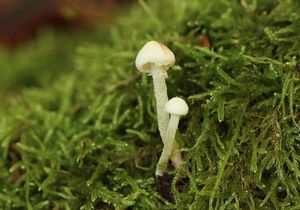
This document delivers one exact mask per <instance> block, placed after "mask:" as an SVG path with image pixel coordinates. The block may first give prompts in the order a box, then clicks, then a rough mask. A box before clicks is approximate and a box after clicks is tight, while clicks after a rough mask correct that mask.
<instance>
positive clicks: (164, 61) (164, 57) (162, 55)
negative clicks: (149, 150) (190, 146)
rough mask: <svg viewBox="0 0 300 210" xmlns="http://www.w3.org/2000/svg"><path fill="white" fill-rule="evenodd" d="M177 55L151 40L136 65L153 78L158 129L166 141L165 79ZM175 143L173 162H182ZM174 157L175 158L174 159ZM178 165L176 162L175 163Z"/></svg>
mask: <svg viewBox="0 0 300 210" xmlns="http://www.w3.org/2000/svg"><path fill="white" fill-rule="evenodd" d="M174 63H175V56H174V54H173V52H172V51H171V50H170V49H169V48H168V47H166V46H165V45H163V44H161V43H159V42H156V41H149V42H147V43H146V44H145V45H144V46H143V48H142V49H141V50H140V52H139V53H138V55H137V57H136V60H135V65H136V67H137V69H138V70H139V71H140V72H144V73H148V74H149V75H151V76H152V78H153V86H154V94H155V99H156V110H157V120H158V130H159V133H160V136H161V138H162V141H163V143H164V142H165V135H166V131H167V127H168V123H169V114H168V113H166V112H165V111H164V107H165V104H166V103H167V102H168V93H167V86H166V82H165V79H166V78H167V77H168V75H167V70H168V69H169V68H170V66H172V65H174ZM178 148H179V147H178V145H177V144H176V143H175V144H174V148H173V155H172V158H171V159H172V162H173V163H174V162H176V163H179V162H182V157H181V153H180V151H179V150H178ZM173 159H174V160H173ZM174 166H175V167H177V165H176V164H174Z"/></svg>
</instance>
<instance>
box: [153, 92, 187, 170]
mask: <svg viewBox="0 0 300 210" xmlns="http://www.w3.org/2000/svg"><path fill="white" fill-rule="evenodd" d="M188 111H189V107H188V105H187V104H186V102H185V101H184V100H183V99H181V98H178V97H174V98H172V99H170V100H169V101H168V102H167V103H166V105H165V112H166V113H169V114H170V115H171V118H170V121H169V124H168V128H167V131H166V138H165V143H164V148H163V151H162V153H161V156H160V158H159V161H158V163H157V168H156V172H155V174H156V176H162V175H163V173H164V171H165V169H166V168H167V164H168V160H169V158H170V155H171V153H172V148H173V145H174V143H175V135H176V131H177V128H178V124H179V119H180V117H181V116H184V115H186V114H187V113H188ZM180 161H181V160H180ZM173 164H174V163H173ZM176 164H177V163H175V165H176ZM180 164H181V163H180Z"/></svg>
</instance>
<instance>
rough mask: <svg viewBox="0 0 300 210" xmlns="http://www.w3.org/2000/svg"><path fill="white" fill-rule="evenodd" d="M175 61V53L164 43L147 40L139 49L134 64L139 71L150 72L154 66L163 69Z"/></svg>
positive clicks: (166, 68)
mask: <svg viewBox="0 0 300 210" xmlns="http://www.w3.org/2000/svg"><path fill="white" fill-rule="evenodd" d="M174 63H175V55H174V54H173V52H172V51H171V50H170V49H169V48H168V47H166V46H165V45H163V44H161V43H159V42H156V41H149V42H147V43H146V44H145V45H144V46H143V48H142V49H141V50H140V51H139V53H138V54H137V56H136V59H135V66H136V68H137V69H138V70H139V71H141V72H147V73H149V72H151V70H152V69H153V68H154V67H159V68H163V69H164V70H165V71H167V70H168V69H169V67H170V66H172V65H174Z"/></svg>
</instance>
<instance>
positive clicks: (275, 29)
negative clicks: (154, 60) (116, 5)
mask: <svg viewBox="0 0 300 210" xmlns="http://www.w3.org/2000/svg"><path fill="white" fill-rule="evenodd" d="M200 2H201V3H200ZM240 2H241V3H240ZM299 9H300V4H299V3H298V2H297V1H283V0H282V1H279V0H278V1H276V0H268V1H262V0H261V1H250V0H249V1H222V0H209V1H208V0H207V1H206V0H205V1H204V0H203V1H196V0H195V1H188V3H187V2H185V1H180V0H178V1H177V0H174V1H151V3H149V4H147V3H146V2H144V1H142V0H140V1H139V4H138V5H136V6H133V8H132V9H131V10H130V11H129V12H126V14H124V15H122V16H121V17H120V20H119V22H118V23H116V24H115V25H114V26H112V27H111V28H110V30H103V31H102V30H100V31H98V32H99V37H105V42H101V39H100V41H98V42H94V43H90V44H82V46H81V47H79V48H78V49H77V52H76V53H75V54H76V55H75V56H74V66H75V70H74V71H71V72H69V73H66V74H59V75H58V76H57V78H56V79H55V81H54V82H53V84H51V85H49V86H47V87H40V88H30V89H29V88H24V89H23V90H22V94H21V95H20V96H18V98H13V99H10V103H9V106H7V105H2V106H5V108H3V109H2V112H0V113H1V117H0V143H1V144H0V145H1V147H0V154H1V157H0V158H1V159H0V170H1V172H2V173H1V175H0V183H1V190H0V208H3V209H24V208H26V209H79V208H81V209H113V208H115V209H126V208H133V209H187V208H188V209H208V208H210V209H299V208H300V198H299V187H300V185H299V176H300V170H299V161H300V156H299V154H298V153H299V150H300V147H299V141H300V137H299V136H300V135H299V134H300V129H299V103H300V101H299V98H300V92H299V87H300V81H299V69H297V68H296V63H297V60H298V59H299V52H300V42H299V40H300V36H299V34H300V14H299V12H298V11H299ZM98 32H96V33H98ZM201 34H207V35H208V37H209V41H210V43H211V46H212V48H211V49H206V48H201V47H200V46H199V37H200V35H201ZM151 39H155V40H159V41H161V42H163V43H165V44H166V45H167V46H168V47H170V48H171V49H172V50H173V51H174V53H175V55H176V58H177V65H176V66H175V67H173V68H172V69H171V70H170V71H169V78H168V80H167V84H168V91H169V96H170V97H173V96H181V97H183V98H186V99H187V101H188V104H189V106H190V113H189V115H188V116H187V117H186V118H184V119H182V121H181V123H180V128H179V132H178V133H177V141H178V143H179V144H180V145H182V148H183V149H182V151H183V155H184V159H185V161H186V162H187V164H186V165H185V167H184V169H183V171H184V173H186V174H187V176H188V177H189V180H190V183H189V187H188V188H187V189H185V190H184V192H179V191H178V190H177V189H176V187H175V184H173V194H174V197H175V201H176V203H174V204H172V203H169V202H167V201H166V200H165V199H164V198H162V196H161V195H160V194H159V192H157V190H156V187H155V180H154V171H155V164H156V162H157V159H158V157H159V155H160V152H161V149H162V143H161V140H160V137H159V134H158V130H157V122H156V114H155V113H156V112H155V100H154V98H153V90H152V81H151V78H149V77H147V76H145V75H139V74H138V73H137V71H136V70H135V66H134V60H135V56H136V54H137V52H138V50H139V49H140V48H141V46H142V45H143V44H144V43H145V42H147V41H148V40H151ZM37 65H38V64H37ZM53 65H57V68H58V69H59V68H60V67H59V65H60V64H59V63H54V64H53ZM15 81H17V80H15ZM4 110H5V111H4ZM16 173H17V174H18V178H16V177H15V174H16ZM12 174H14V176H13V175H12ZM176 179H179V176H175V180H176ZM174 183H175V182H174Z"/></svg>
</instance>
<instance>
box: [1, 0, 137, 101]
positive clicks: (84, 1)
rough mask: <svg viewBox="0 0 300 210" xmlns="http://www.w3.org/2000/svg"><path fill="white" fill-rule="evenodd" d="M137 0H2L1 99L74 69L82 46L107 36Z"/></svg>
mask: <svg viewBox="0 0 300 210" xmlns="http://www.w3.org/2000/svg"><path fill="white" fill-rule="evenodd" d="M131 2H132V0H0V99H1V101H2V102H3V101H4V102H5V100H6V99H9V98H10V97H13V96H14V95H16V94H18V93H19V92H20V90H21V89H22V88H24V87H36V86H46V85H48V84H49V83H51V81H52V80H53V79H55V77H56V76H57V75H58V74H62V73H65V72H68V71H72V69H73V68H72V65H73V61H72V60H73V56H74V51H75V49H76V47H77V46H78V45H79V44H80V43H82V42H91V41H93V42H98V43H99V42H101V41H105V40H101V37H99V30H102V29H103V28H104V27H105V25H107V24H112V23H113V22H114V17H115V16H116V14H117V13H118V12H119V11H120V9H121V8H124V7H128V6H129V5H130V3H131Z"/></svg>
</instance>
